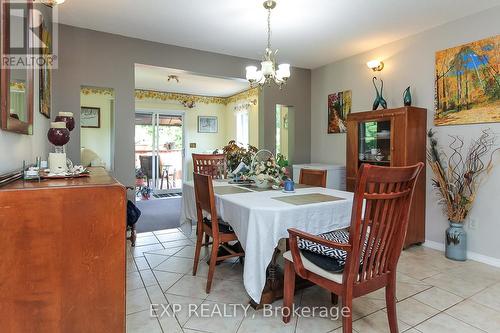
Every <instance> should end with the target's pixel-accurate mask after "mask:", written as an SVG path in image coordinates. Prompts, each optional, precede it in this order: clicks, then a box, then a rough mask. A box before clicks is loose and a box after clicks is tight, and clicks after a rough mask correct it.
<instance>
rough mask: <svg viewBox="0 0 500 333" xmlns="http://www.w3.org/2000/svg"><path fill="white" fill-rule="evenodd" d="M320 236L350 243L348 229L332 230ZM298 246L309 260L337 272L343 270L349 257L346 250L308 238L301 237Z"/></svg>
mask: <svg viewBox="0 0 500 333" xmlns="http://www.w3.org/2000/svg"><path fill="white" fill-rule="evenodd" d="M318 236H319V237H321V238H324V239H327V240H330V241H333V242H336V243H342V244H347V243H349V232H348V231H347V229H340V230H335V231H330V232H327V233H324V234H320V235H318ZM298 246H299V249H300V250H302V252H303V254H304V255H305V256H306V257H307V258H308V259H309V260H311V261H313V262H315V263H316V264H317V265H318V266H320V267H323V268H325V269H327V270H329V271H335V272H341V271H342V270H343V269H344V265H345V261H346V258H347V252H346V251H344V250H341V249H337V248H333V247H329V246H325V245H322V244H318V243H316V242H313V241H310V240H306V239H299V241H298ZM332 259H333V260H332ZM327 267H328V268H329V269H328V268H327Z"/></svg>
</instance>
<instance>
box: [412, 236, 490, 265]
mask: <svg viewBox="0 0 500 333" xmlns="http://www.w3.org/2000/svg"><path fill="white" fill-rule="evenodd" d="M422 245H423V246H425V247H428V248H430V249H434V250H438V251H441V252H444V243H439V242H434V241H431V240H428V239H426V240H425V242H424V243H423V244H422ZM467 259H470V260H474V261H478V262H481V263H483V264H487V265H491V266H495V267H500V259H498V258H493V257H489V256H485V255H484V254H480V253H476V252H472V251H467Z"/></svg>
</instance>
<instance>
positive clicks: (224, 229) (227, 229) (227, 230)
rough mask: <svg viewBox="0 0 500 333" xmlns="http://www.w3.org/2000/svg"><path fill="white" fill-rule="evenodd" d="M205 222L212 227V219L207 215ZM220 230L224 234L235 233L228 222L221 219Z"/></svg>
mask: <svg viewBox="0 0 500 333" xmlns="http://www.w3.org/2000/svg"><path fill="white" fill-rule="evenodd" d="M203 223H205V224H206V225H207V226H209V227H210V228H211V227H212V221H210V220H209V219H207V218H206V217H205V218H203ZM219 232H221V233H223V234H232V233H234V230H233V228H232V227H231V226H230V225H229V224H228V223H227V222H225V221H223V220H221V219H219Z"/></svg>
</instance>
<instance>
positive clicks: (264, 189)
mask: <svg viewBox="0 0 500 333" xmlns="http://www.w3.org/2000/svg"><path fill="white" fill-rule="evenodd" d="M238 186H239V187H244V188H247V189H249V190H251V191H253V192H265V191H277V190H275V189H274V188H272V187H269V188H261V187H257V186H255V185H238Z"/></svg>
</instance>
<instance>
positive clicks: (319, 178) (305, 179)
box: [299, 169, 326, 187]
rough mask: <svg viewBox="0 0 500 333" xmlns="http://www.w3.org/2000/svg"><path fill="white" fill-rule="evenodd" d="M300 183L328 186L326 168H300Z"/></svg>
mask: <svg viewBox="0 0 500 333" xmlns="http://www.w3.org/2000/svg"><path fill="white" fill-rule="evenodd" d="M299 183H300V184H304V185H310V186H316V187H326V170H314V169H300V177H299Z"/></svg>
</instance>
